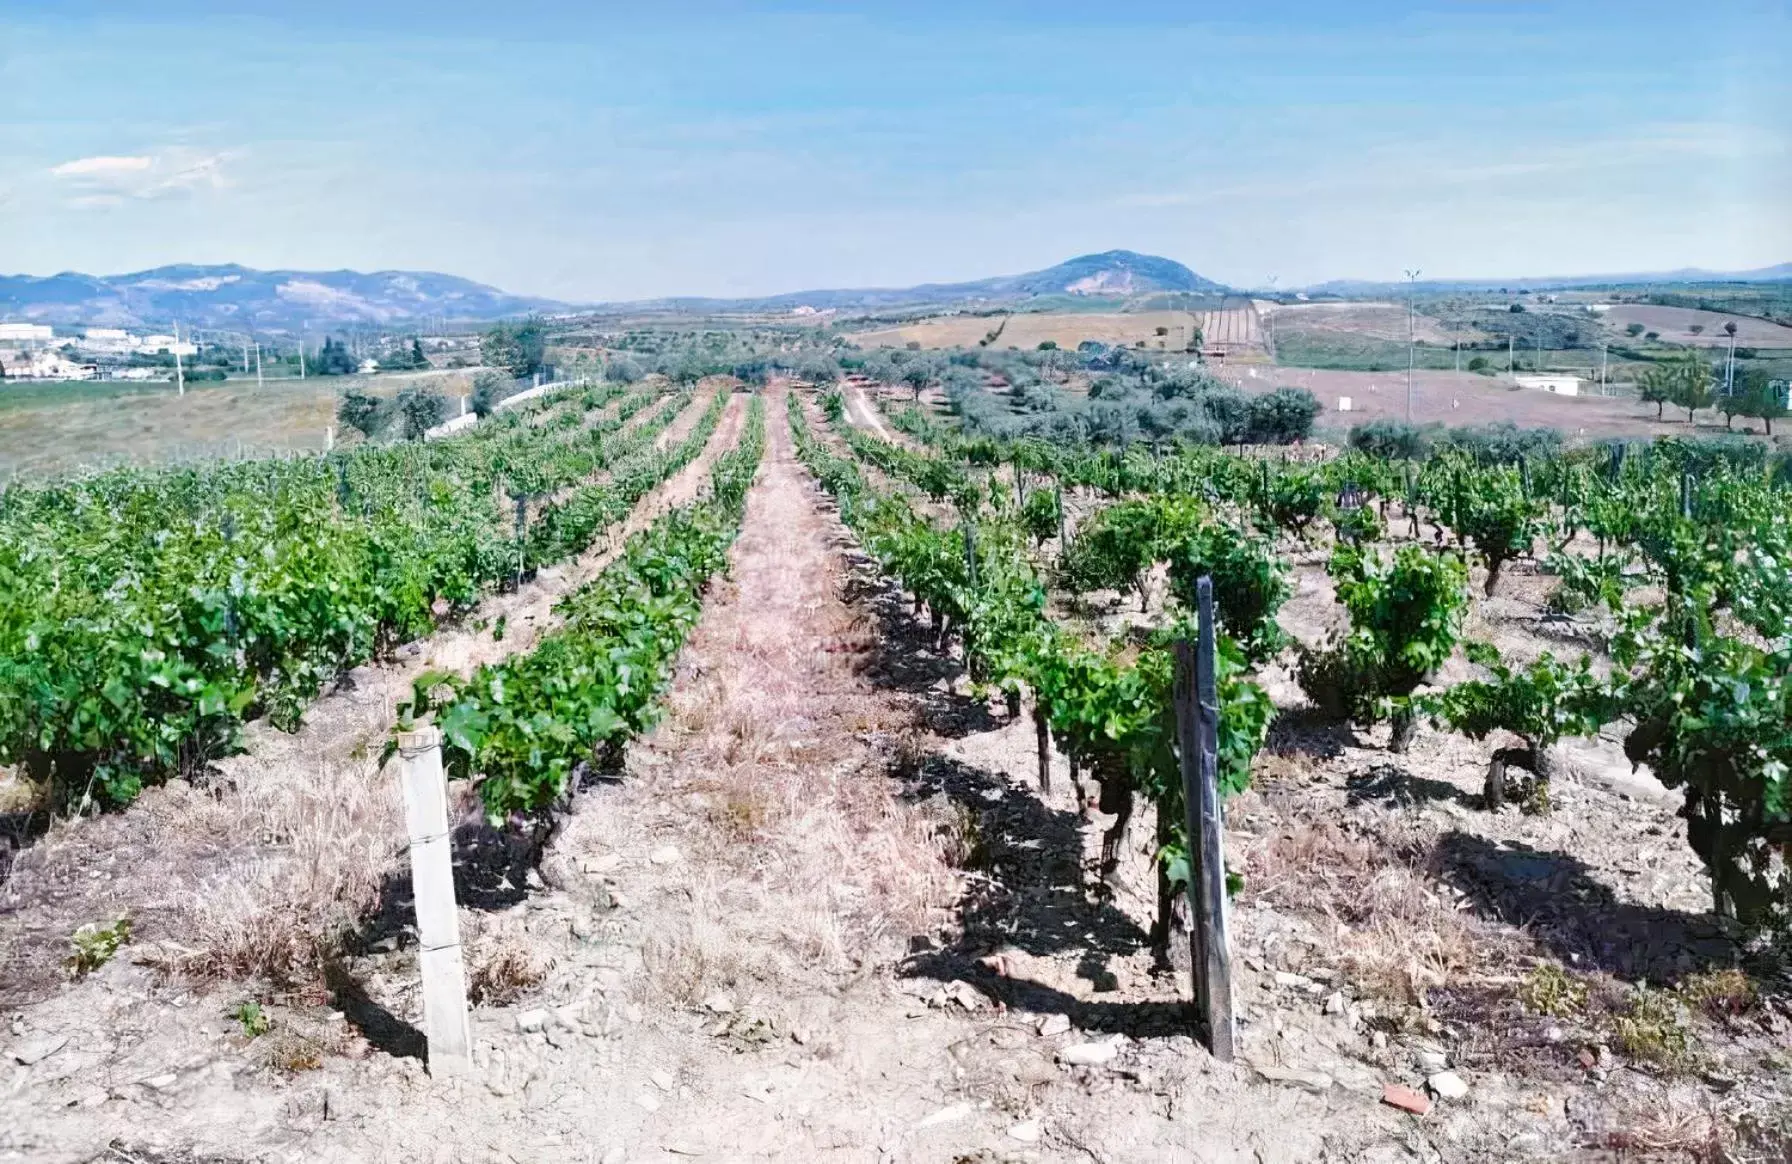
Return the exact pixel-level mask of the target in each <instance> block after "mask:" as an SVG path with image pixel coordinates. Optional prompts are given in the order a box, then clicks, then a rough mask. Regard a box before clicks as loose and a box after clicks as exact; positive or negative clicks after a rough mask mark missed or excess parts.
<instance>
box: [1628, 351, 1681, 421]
mask: <svg viewBox="0 0 1792 1164" xmlns="http://www.w3.org/2000/svg"><path fill="white" fill-rule="evenodd" d="M1674 381H1675V375H1674V369H1673V368H1671V367H1669V366H1668V365H1666V364H1656V365H1655V366H1654V367H1652V368H1646V369H1644V370H1643V374H1642V375H1640V376H1638V377H1637V378H1636V394H1637V396H1639V397H1640V398H1641V399H1642V401H1643V403H1644V404H1653V405H1654V406H1655V419H1656V420H1660V419H1661V410H1662V409H1663V408H1664V407H1665V406H1666V405H1669V404H1672V403H1675V400H1674V390H1675V383H1674Z"/></svg>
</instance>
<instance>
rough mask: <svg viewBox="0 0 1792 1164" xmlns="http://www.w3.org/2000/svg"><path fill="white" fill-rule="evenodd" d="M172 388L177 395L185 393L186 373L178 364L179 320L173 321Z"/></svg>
mask: <svg viewBox="0 0 1792 1164" xmlns="http://www.w3.org/2000/svg"><path fill="white" fill-rule="evenodd" d="M174 390H175V394H176V395H177V396H185V395H186V394H187V373H186V371H185V370H184V369H183V368H182V367H181V365H180V320H178V319H177V320H175V321H174Z"/></svg>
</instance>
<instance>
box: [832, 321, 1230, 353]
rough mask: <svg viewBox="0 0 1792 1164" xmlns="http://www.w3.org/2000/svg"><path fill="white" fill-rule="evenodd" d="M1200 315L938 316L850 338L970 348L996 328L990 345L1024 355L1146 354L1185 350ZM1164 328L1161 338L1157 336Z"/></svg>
mask: <svg viewBox="0 0 1792 1164" xmlns="http://www.w3.org/2000/svg"><path fill="white" fill-rule="evenodd" d="M1202 314H1204V313H1196V312H1188V311H1138V312H1112V313H1095V312H1089V313H1084V312H1074V311H1072V312H1040V313H1037V314H1016V315H1010V316H1007V317H1006V319H1007V324H1006V326H1002V321H1003V318H1004V317H1003V316H1000V315H988V316H985V315H944V316H938V317H935V318H932V319H923V320H919V321H917V322H915V323H911V324H907V325H905V326H902V327H886V328H880V329H878V330H876V331H866V332H860V333H859V334H858V335H855V336H852V337H850V338H851V339H852V341H853V342H854V343H856V344H858V345H859V346H860V347H862V348H877V347H902V346H904V345H905V344H910V343H918V344H920V345H921V346H922V347H924V348H974V347H976V346H977V342H978V341H979V340H981V339H982V338H983V337H984V336H986V335H988V334H989V333H990V332H992V331H994V330H995V329H996V328H997V327H998V326H1002V334H1001V335H1000V336H998V337H997V338H996V341H995V343H994V344H993V345H992V346H994V347H997V348H1017V349H1020V350H1022V351H1029V350H1031V349H1033V348H1037V347H1038V346H1039V345H1040V344H1041V343H1044V342H1045V341H1047V340H1050V341H1051V342H1053V343H1055V344H1057V345H1058V346H1059V347H1061V348H1074V347H1076V346H1077V345H1078V344H1080V343H1082V342H1083V341H1084V340H1095V341H1097V342H1099V343H1104V344H1126V345H1128V346H1130V345H1132V344H1136V343H1138V342H1139V341H1141V340H1143V341H1144V343H1145V346H1146V347H1147V348H1148V349H1151V350H1158V349H1163V350H1169V351H1178V350H1185V349H1186V348H1187V346H1188V339H1189V332H1190V329H1191V328H1195V327H1199V326H1201V316H1202ZM1160 327H1161V328H1164V329H1165V331H1166V334H1164V335H1161V336H1160V335H1158V334H1157V329H1158V328H1160Z"/></svg>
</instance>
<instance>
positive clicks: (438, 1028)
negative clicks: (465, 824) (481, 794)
mask: <svg viewBox="0 0 1792 1164" xmlns="http://www.w3.org/2000/svg"><path fill="white" fill-rule="evenodd" d="M398 756H399V759H400V760H401V761H402V765H401V772H400V775H401V778H402V779H403V780H404V812H405V822H406V824H407V825H408V826H409V829H410V839H411V890H412V895H413V897H414V898H415V899H416V903H417V939H418V955H417V961H418V964H419V966H420V968H421V970H422V973H423V1030H424V1034H425V1036H426V1037H427V1038H428V1041H429V1073H430V1074H431V1075H437V1076H445V1075H457V1074H464V1073H466V1072H467V1071H468V1070H469V1069H470V1067H471V1064H472V1051H473V1031H472V1027H471V1025H470V1023H469V1021H468V1018H467V975H466V968H465V966H464V965H463V964H462V961H461V952H460V917H459V915H458V914H456V913H455V906H454V868H453V864H452V862H451V860H450V858H449V836H448V786H447V783H446V782H445V781H444V780H443V778H442V737H441V733H440V732H438V731H437V730H436V729H435V728H433V727H422V728H418V729H416V730H415V731H408V732H400V733H399V735H398Z"/></svg>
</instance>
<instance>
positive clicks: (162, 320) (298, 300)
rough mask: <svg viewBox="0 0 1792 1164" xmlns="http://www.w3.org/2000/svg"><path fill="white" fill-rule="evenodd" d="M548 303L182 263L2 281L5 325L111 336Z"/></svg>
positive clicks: (355, 278)
mask: <svg viewBox="0 0 1792 1164" xmlns="http://www.w3.org/2000/svg"><path fill="white" fill-rule="evenodd" d="M565 310H567V305H566V304H563V303H559V302H556V301H554V300H551V299H538V298H532V297H529V296H522V295H511V294H509V293H507V292H504V291H500V290H498V289H497V288H496V287H488V286H486V285H485V284H483V283H475V282H473V281H472V280H470V279H462V278H459V277H457V276H454V275H440V274H436V273H434V272H431V271H373V272H370V273H362V272H360V271H258V270H254V269H253V268H250V267H241V266H237V265H236V264H234V263H231V264H226V265H223V266H197V265H191V264H178V265H175V266H168V267H156V268H154V269H153V270H148V271H137V272H134V273H132V274H128V275H82V274H77V273H74V272H65V273H63V274H60V275H50V276H46V277H42V278H39V277H36V276H31V275H0V318H4V319H12V320H27V321H30V322H33V323H51V324H65V325H66V324H89V325H98V326H107V327H155V326H164V327H165V326H167V325H168V323H169V322H170V321H172V320H177V319H178V320H179V321H180V322H181V323H183V324H186V325H187V326H189V327H212V328H235V329H241V330H244V331H296V330H298V329H299V328H301V327H303V326H304V325H306V324H308V323H309V324H315V325H332V324H334V325H341V324H352V323H363V324H370V325H373V326H375V327H379V326H384V325H395V324H399V323H402V322H404V321H406V320H414V319H420V318H423V317H425V316H443V317H446V318H447V319H450V320H487V319H500V318H503V317H505V316H512V315H524V314H527V313H529V312H531V311H544V312H547V311H565Z"/></svg>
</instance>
